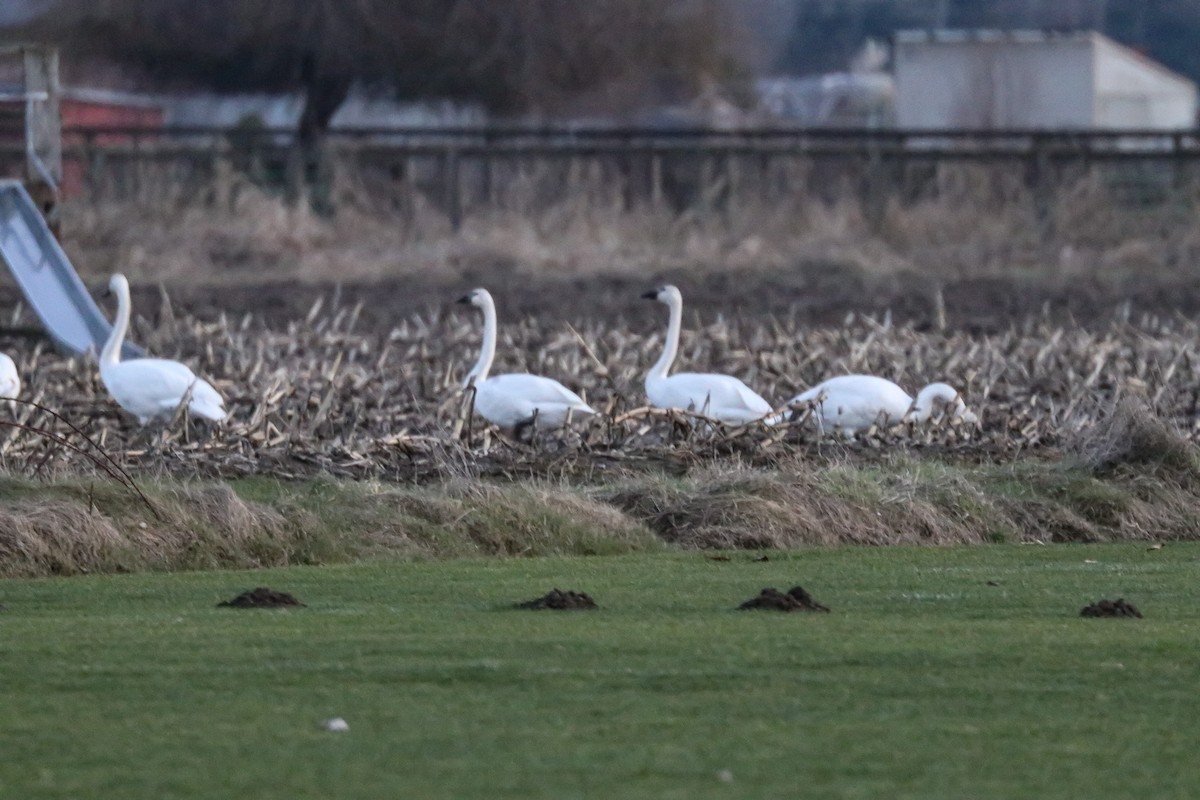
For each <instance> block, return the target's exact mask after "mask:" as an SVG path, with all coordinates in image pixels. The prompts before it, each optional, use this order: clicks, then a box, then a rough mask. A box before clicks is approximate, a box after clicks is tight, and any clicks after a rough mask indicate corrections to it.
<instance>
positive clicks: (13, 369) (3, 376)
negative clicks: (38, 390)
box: [0, 353, 21, 400]
mask: <svg viewBox="0 0 1200 800" xmlns="http://www.w3.org/2000/svg"><path fill="white" fill-rule="evenodd" d="M20 394H21V373H19V372H17V365H16V362H14V361H13V360H12V357H11V356H9V355H8V354H7V353H0V399H6V400H11V399H12V398H15V397H17V396H18V395H20Z"/></svg>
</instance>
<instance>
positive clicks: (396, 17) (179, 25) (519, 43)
mask: <svg viewBox="0 0 1200 800" xmlns="http://www.w3.org/2000/svg"><path fill="white" fill-rule="evenodd" d="M736 2H737V0H663V1H662V2H645V0H587V2H574V1H573V0H58V2H57V4H56V5H55V6H54V8H53V12H52V13H50V14H46V15H44V16H43V17H41V18H40V19H38V20H36V21H35V22H33V23H32V24H31V25H30V26H29V28H28V29H27V34H28V35H32V36H38V37H40V38H44V39H48V40H50V41H55V42H57V43H59V44H60V45H61V46H62V47H63V48H64V50H65V51H66V52H67V54H68V55H69V56H73V57H79V56H82V57H102V58H105V59H108V60H111V61H115V62H117V63H120V64H122V65H124V66H125V67H127V68H131V69H133V70H135V71H136V72H138V73H141V74H143V75H145V76H147V77H149V78H150V79H153V80H155V81H158V82H174V83H180V82H183V83H188V84H191V85H195V86H204V87H208V88H214V89H217V90H241V91H245V90H263V91H292V90H302V91H303V92H304V94H305V97H306V103H305V106H304V111H303V115H302V118H301V121H300V125H299V130H298V136H297V140H298V145H299V148H298V153H299V154H300V156H301V160H302V162H303V163H305V164H309V165H311V164H313V163H314V162H315V159H314V154H315V153H316V152H317V148H316V144H317V142H318V141H319V139H320V136H321V133H322V132H323V131H324V130H325V129H326V128H327V127H328V124H329V121H330V119H331V118H332V116H333V114H334V112H335V111H336V110H337V108H338V107H339V106H340V105H341V104H342V102H343V101H344V100H345V99H346V97H347V95H348V94H349V92H350V90H351V88H352V87H353V86H354V85H355V84H359V85H363V86H365V87H371V86H376V87H386V88H387V89H388V90H390V91H392V92H394V93H395V94H396V95H397V96H400V97H406V98H413V99H418V98H426V97H439V98H452V99H468V100H472V101H477V102H480V103H482V104H484V105H485V106H486V107H488V108H490V109H492V110H493V111H495V112H499V113H502V114H510V113H534V114H537V115H542V116H545V115H551V114H554V113H556V112H558V111H560V110H563V109H570V108H571V107H572V102H573V101H574V100H575V99H576V98H578V97H580V96H584V95H587V94H588V93H589V92H595V91H596V90H597V89H599V88H604V87H609V86H612V85H614V84H624V90H623V91H622V92H620V93H618V94H619V96H620V97H622V98H625V99H627V100H633V101H646V100H647V99H650V98H652V97H653V96H654V95H655V94H656V93H657V94H662V93H663V92H666V91H670V89H672V88H674V89H675V90H677V91H686V90H689V89H694V88H695V87H696V86H698V85H700V84H701V83H702V82H705V81H710V80H712V79H714V78H716V79H720V78H722V77H723V76H728V75H730V74H732V73H733V72H736V65H737V58H736V56H737V53H736V51H734V50H731V49H730V48H729V47H728V46H727V44H726V43H724V42H723V40H722V37H723V34H724V33H726V32H727V30H728V29H727V28H725V27H723V26H724V24H725V20H726V19H727V18H728V16H727V14H726V11H727V10H728V9H729V4H730V3H736Z"/></svg>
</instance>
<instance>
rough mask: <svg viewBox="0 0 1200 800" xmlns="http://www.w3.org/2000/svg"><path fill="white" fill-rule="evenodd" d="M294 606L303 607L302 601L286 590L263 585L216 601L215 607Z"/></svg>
mask: <svg viewBox="0 0 1200 800" xmlns="http://www.w3.org/2000/svg"><path fill="white" fill-rule="evenodd" d="M296 606H298V607H301V608H303V607H304V603H301V602H300V601H299V600H297V599H296V598H295V597H293V596H292V595H290V594H288V593H287V592H277V591H275V590H274V589H268V588H267V587H265V586H259V587H258V588H257V589H252V590H250V591H248V592H242V593H241V594H239V595H238V596H237V597H235V598H233V599H232V600H225V601H224V602H221V603H217V608H287V607H296Z"/></svg>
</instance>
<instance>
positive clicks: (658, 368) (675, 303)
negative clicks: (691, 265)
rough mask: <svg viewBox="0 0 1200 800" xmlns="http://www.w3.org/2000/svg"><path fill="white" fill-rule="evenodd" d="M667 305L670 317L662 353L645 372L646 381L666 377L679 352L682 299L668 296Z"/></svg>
mask: <svg viewBox="0 0 1200 800" xmlns="http://www.w3.org/2000/svg"><path fill="white" fill-rule="evenodd" d="M667 307H668V308H669V309H670V310H671V317H670V319H669V320H668V322H667V339H666V341H664V342H663V351H662V355H661V356H659V357H658V361H655V362H654V366H653V367H651V368H650V371H649V372H648V373H646V380H648V381H651V380H662V379H663V378H665V377H667V372H668V371H669V370H670V369H671V364H673V363H675V355H676V354H677V353H678V352H679V328H680V325H681V324H682V322H683V301H682V300H680V299H679V297H676V296H671V297H668V298H667Z"/></svg>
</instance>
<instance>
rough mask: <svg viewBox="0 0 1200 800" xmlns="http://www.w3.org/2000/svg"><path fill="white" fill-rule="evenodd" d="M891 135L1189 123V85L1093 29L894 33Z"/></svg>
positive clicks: (1192, 88)
mask: <svg viewBox="0 0 1200 800" xmlns="http://www.w3.org/2000/svg"><path fill="white" fill-rule="evenodd" d="M893 59H894V60H893V64H894V70H895V76H896V124H897V125H898V126H899V127H901V128H916V129H946V128H975V129H986V128H1027V129H1087V128H1104V129H1118V130H1119V129H1155V130H1175V129H1184V128H1192V127H1194V126H1195V125H1196V84H1195V83H1193V82H1192V81H1190V80H1188V79H1187V78H1184V77H1183V76H1181V75H1178V74H1176V73H1174V72H1172V71H1171V70H1169V69H1167V68H1166V67H1164V66H1162V65H1161V64H1158V63H1157V62H1155V61H1152V60H1151V59H1149V58H1147V57H1146V56H1144V55H1142V54H1141V53H1138V52H1136V51H1134V50H1131V49H1129V48H1128V47H1125V46H1123V45H1121V44H1118V43H1117V42H1114V41H1113V40H1112V39H1109V38H1108V37H1106V36H1103V35H1101V34H1099V33H1095V32H1078V33H1063V34H1056V33H1044V32H1041V31H901V32H899V33H897V34H896V38H895V51H894V53H893Z"/></svg>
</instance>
